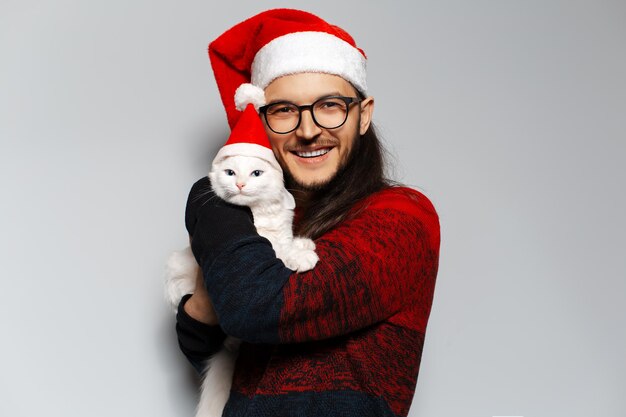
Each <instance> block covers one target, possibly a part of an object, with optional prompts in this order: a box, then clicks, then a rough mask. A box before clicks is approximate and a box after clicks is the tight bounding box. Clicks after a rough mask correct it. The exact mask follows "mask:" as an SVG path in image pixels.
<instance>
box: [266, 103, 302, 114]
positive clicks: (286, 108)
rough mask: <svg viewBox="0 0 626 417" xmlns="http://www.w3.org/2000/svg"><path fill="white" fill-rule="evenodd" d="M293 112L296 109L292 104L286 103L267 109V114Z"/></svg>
mask: <svg viewBox="0 0 626 417" xmlns="http://www.w3.org/2000/svg"><path fill="white" fill-rule="evenodd" d="M294 112H297V110H296V109H295V108H294V107H293V106H290V105H287V104H277V105H276V106H274V107H271V108H270V109H269V110H268V113H269V114H283V115H284V114H291V113H294Z"/></svg>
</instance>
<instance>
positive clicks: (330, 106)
mask: <svg viewBox="0 0 626 417" xmlns="http://www.w3.org/2000/svg"><path fill="white" fill-rule="evenodd" d="M344 107H345V104H344V103H343V101H336V100H328V101H322V102H321V103H319V104H318V108H319V109H321V110H339V109H342V108H344Z"/></svg>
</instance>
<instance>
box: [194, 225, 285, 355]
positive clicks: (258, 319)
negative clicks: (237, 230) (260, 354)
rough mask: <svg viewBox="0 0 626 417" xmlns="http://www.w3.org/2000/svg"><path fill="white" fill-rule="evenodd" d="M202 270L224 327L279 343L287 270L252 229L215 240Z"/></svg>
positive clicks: (230, 331)
mask: <svg viewBox="0 0 626 417" xmlns="http://www.w3.org/2000/svg"><path fill="white" fill-rule="evenodd" d="M214 250H215V252H214V253H216V254H218V255H216V256H215V257H212V258H210V259H209V258H205V259H204V266H203V268H202V273H203V276H204V284H205V286H206V289H207V292H208V293H209V296H210V298H211V301H212V302H213V306H214V308H215V312H216V313H217V316H218V318H219V322H220V325H221V327H222V328H223V329H224V331H225V332H226V333H227V334H229V335H232V336H235V337H237V338H239V339H242V340H245V341H247V342H250V343H272V344H275V343H280V338H279V333H278V330H279V329H278V323H279V318H280V312H281V308H282V306H283V303H284V299H283V287H284V285H285V283H286V282H287V281H288V279H289V277H290V275H291V274H293V273H294V271H292V270H291V269H289V268H287V267H286V266H285V265H284V264H283V262H282V261H281V260H280V259H278V258H277V257H276V253H275V252H274V249H273V248H272V245H271V243H270V242H269V240H267V239H265V238H264V237H261V236H259V235H258V234H257V233H256V232H255V233H249V234H247V235H244V236H242V235H239V236H237V240H235V239H234V238H231V239H230V240H228V241H227V243H224V242H219V243H215V245H214Z"/></svg>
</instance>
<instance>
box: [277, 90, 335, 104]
mask: <svg viewBox="0 0 626 417" xmlns="http://www.w3.org/2000/svg"><path fill="white" fill-rule="evenodd" d="M335 96H341V97H343V94H342V93H340V92H339V91H332V92H330V93H327V94H324V95H321V96H318V97H317V98H315V99H313V101H311V103H313V102H314V101H317V100H320V99H323V98H326V97H335ZM276 103H293V104H295V103H294V102H293V101H291V100H287V99H285V98H277V99H274V100H272V101H269V102H267V103H266V104H265V105H266V106H269V105H271V104H276ZM311 103H307V104H311Z"/></svg>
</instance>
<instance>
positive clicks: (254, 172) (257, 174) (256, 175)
mask: <svg viewBox="0 0 626 417" xmlns="http://www.w3.org/2000/svg"><path fill="white" fill-rule="evenodd" d="M262 173H263V171H261V170H260V169H256V170H254V171H252V174H250V175H252V176H253V177H259V176H260V175H261V174H262Z"/></svg>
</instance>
